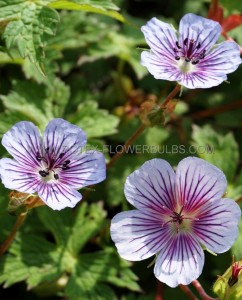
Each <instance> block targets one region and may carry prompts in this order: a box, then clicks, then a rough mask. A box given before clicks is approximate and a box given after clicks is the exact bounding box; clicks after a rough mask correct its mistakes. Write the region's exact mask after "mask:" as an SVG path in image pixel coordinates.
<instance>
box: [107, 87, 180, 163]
mask: <svg viewBox="0 0 242 300" xmlns="http://www.w3.org/2000/svg"><path fill="white" fill-rule="evenodd" d="M180 89H181V86H180V85H179V84H178V85H176V86H175V88H174V89H173V90H172V91H171V92H170V94H169V95H168V96H167V97H166V99H165V100H164V101H163V103H162V104H161V105H160V106H161V108H166V106H167V104H168V103H169V101H170V100H171V99H172V98H173V97H174V96H175V95H176V94H177V93H178V92H179V91H180ZM145 128H146V127H145V125H143V124H141V125H140V127H139V128H138V129H137V130H136V131H135V132H134V133H133V135H132V136H131V137H130V138H129V139H128V140H127V141H126V143H125V144H124V146H123V148H122V151H120V152H117V153H116V154H115V155H114V156H113V157H112V158H111V160H110V162H109V163H108V164H107V168H110V167H111V166H112V165H113V164H114V163H115V162H116V161H117V160H118V159H119V158H120V157H121V156H123V154H124V153H125V151H126V150H127V149H128V147H129V146H130V145H131V144H132V143H133V142H134V141H135V140H136V139H137V138H138V137H139V136H140V135H141V133H142V132H143V131H144V130H145Z"/></svg>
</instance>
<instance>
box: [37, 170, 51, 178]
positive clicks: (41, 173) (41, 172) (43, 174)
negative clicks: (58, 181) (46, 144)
mask: <svg viewBox="0 0 242 300" xmlns="http://www.w3.org/2000/svg"><path fill="white" fill-rule="evenodd" d="M39 174H40V176H42V177H46V176H47V175H49V174H50V173H49V172H48V171H47V172H46V171H43V170H40V171H39Z"/></svg>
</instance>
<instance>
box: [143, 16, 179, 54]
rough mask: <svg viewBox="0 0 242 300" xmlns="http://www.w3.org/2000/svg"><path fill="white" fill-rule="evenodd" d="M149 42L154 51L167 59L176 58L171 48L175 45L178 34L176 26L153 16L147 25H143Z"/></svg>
mask: <svg viewBox="0 0 242 300" xmlns="http://www.w3.org/2000/svg"><path fill="white" fill-rule="evenodd" d="M141 31H142V32H143V34H144V36H145V40H146V42H147V44H148V45H149V46H150V49H151V50H152V52H154V53H156V54H157V55H158V56H160V55H161V56H162V55H163V56H165V57H166V59H172V60H173V59H174V56H173V53H172V52H171V49H173V48H174V47H175V43H176V41H177V36H176V32H175V30H174V28H173V27H172V26H171V25H169V24H168V23H165V22H163V21H160V20H158V19H157V18H152V19H151V20H150V21H148V22H147V24H146V25H144V26H142V27H141Z"/></svg>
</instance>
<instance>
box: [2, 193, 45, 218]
mask: <svg viewBox="0 0 242 300" xmlns="http://www.w3.org/2000/svg"><path fill="white" fill-rule="evenodd" d="M40 205H44V203H43V202H42V201H41V200H40V199H39V197H38V196H37V195H32V194H26V193H21V192H17V191H12V192H11V193H10V194H9V204H8V212H9V214H10V215H15V216H16V215H20V214H22V213H27V212H28V210H29V209H31V208H33V207H36V206H40Z"/></svg>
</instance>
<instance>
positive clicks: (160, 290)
mask: <svg viewBox="0 0 242 300" xmlns="http://www.w3.org/2000/svg"><path fill="white" fill-rule="evenodd" d="M163 287H164V285H163V283H162V282H160V281H159V280H157V285H156V294H155V300H163V297H162V294H163Z"/></svg>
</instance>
